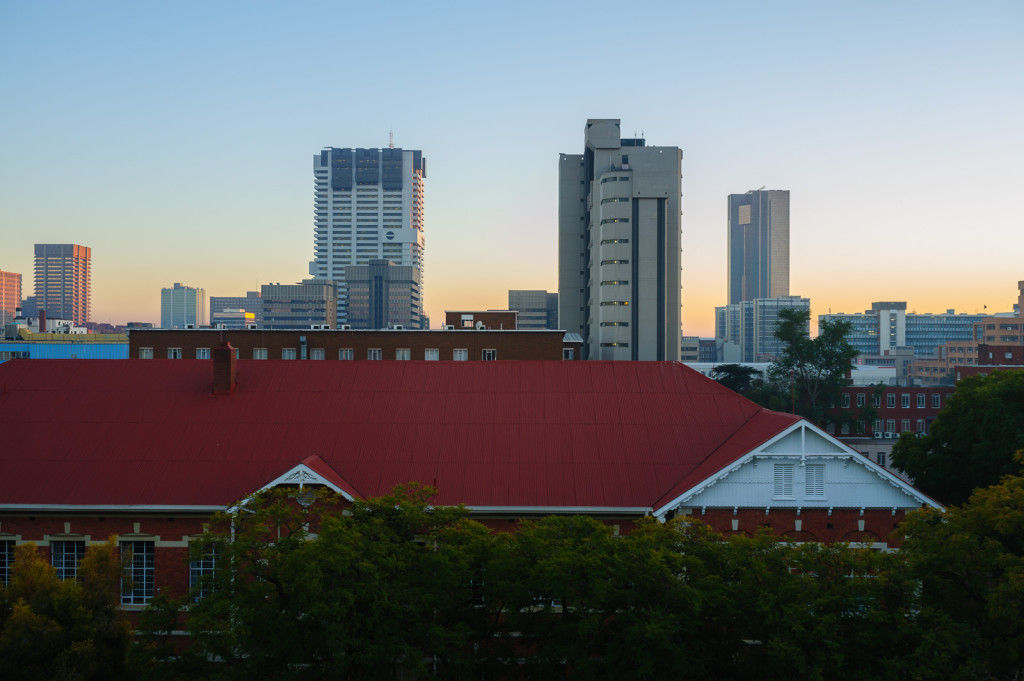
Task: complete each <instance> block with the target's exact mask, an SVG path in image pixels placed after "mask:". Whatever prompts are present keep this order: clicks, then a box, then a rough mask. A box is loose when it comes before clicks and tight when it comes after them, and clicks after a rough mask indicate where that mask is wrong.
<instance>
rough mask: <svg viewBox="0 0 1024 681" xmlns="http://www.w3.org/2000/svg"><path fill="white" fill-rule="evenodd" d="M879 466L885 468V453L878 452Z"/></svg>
mask: <svg viewBox="0 0 1024 681" xmlns="http://www.w3.org/2000/svg"><path fill="white" fill-rule="evenodd" d="M877 458H878V465H879V466H881V467H882V468H885V452H878V457H877Z"/></svg>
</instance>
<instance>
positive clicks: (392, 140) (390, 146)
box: [388, 130, 395, 149]
mask: <svg viewBox="0 0 1024 681" xmlns="http://www.w3.org/2000/svg"><path fill="white" fill-rule="evenodd" d="M394 148H395V134H394V133H393V132H391V131H390V130H388V149H394Z"/></svg>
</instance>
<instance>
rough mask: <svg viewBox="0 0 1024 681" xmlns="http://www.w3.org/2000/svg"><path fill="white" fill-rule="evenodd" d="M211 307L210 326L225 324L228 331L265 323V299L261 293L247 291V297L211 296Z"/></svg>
mask: <svg viewBox="0 0 1024 681" xmlns="http://www.w3.org/2000/svg"><path fill="white" fill-rule="evenodd" d="M209 307H210V326H217V325H218V324H224V325H225V327H226V328H228V329H244V328H245V325H246V324H247V323H251V324H256V325H257V326H260V325H261V322H262V321H263V298H261V297H260V292H259V291H246V292H245V296H210V305H209ZM239 312H242V314H239ZM248 315H252V317H251V318H250V317H249V316H248Z"/></svg>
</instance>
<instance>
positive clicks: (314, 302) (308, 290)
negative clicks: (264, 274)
mask: <svg viewBox="0 0 1024 681" xmlns="http://www.w3.org/2000/svg"><path fill="white" fill-rule="evenodd" d="M260 295H261V297H262V298H263V326H262V328H264V329H267V330H271V331H273V330H277V329H320V328H322V329H334V328H337V327H336V320H337V319H338V293H337V288H336V287H335V285H334V282H333V281H330V280H327V279H304V280H303V281H302V282H300V283H298V284H283V285H282V284H264V285H263V286H261V287H260Z"/></svg>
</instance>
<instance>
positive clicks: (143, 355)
mask: <svg viewBox="0 0 1024 681" xmlns="http://www.w3.org/2000/svg"><path fill="white" fill-rule="evenodd" d="M139 359H153V348H139Z"/></svg>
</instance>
